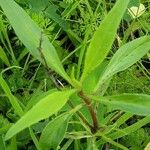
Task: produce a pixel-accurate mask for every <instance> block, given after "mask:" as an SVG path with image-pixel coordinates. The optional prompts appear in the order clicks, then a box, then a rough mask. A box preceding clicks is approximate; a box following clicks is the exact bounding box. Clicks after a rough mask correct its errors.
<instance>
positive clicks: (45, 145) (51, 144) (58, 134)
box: [39, 105, 82, 150]
mask: <svg viewBox="0 0 150 150" xmlns="http://www.w3.org/2000/svg"><path fill="white" fill-rule="evenodd" d="M81 107H82V105H78V106H77V107H75V108H74V109H72V110H71V111H69V112H67V113H64V114H62V115H60V116H58V117H56V118H55V119H54V120H52V121H50V122H49V123H48V124H47V126H46V127H45V128H44V130H43V132H42V134H41V137H40V141H39V143H40V146H41V147H42V149H44V150H49V149H50V148H53V149H57V147H58V146H59V144H60V143H61V141H62V140H63V138H64V135H65V133H66V130H67V126H68V121H69V119H70V117H71V116H72V115H73V114H74V113H75V112H76V111H78V110H79V109H80V108H81Z"/></svg>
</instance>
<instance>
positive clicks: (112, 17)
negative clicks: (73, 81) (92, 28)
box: [81, 0, 129, 80]
mask: <svg viewBox="0 0 150 150" xmlns="http://www.w3.org/2000/svg"><path fill="white" fill-rule="evenodd" d="M128 3H129V0H118V1H117V2H116V4H115V6H114V7H113V8H112V10H111V11H110V12H109V14H108V15H107V16H106V17H105V19H104V20H103V21H102V23H101V25H100V27H99V28H98V29H97V31H96V32H95V34H94V36H93V38H92V40H91V43H90V45H89V48H88V49H87V52H86V57H85V65H84V70H83V75H82V78H81V80H83V79H84V78H85V76H87V74H88V73H90V72H91V71H92V70H93V69H94V68H96V67H97V66H98V65H100V64H101V63H102V61H103V60H104V59H105V57H106V56H107V54H108V52H109V50H110V48H111V46H112V44H113V41H114V39H115V36H116V32H117V28H118V26H119V23H120V21H121V19H122V17H123V15H124V13H125V10H126V8H127V6H128ZM116 16H117V17H116Z"/></svg>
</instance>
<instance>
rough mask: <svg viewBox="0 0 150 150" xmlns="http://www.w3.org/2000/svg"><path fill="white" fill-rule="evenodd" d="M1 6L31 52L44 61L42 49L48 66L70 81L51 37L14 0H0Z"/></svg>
mask: <svg viewBox="0 0 150 150" xmlns="http://www.w3.org/2000/svg"><path fill="white" fill-rule="evenodd" d="M0 6H1V7H2V9H3V10H4V12H5V15H6V16H7V18H8V19H9V21H10V23H11V25H12V27H13V28H14V30H15V32H16V34H17V36H18V37H19V39H20V40H21V41H22V43H23V44H24V45H25V46H26V47H27V49H28V50H29V51H30V52H31V54H32V55H33V56H34V57H35V58H37V59H39V60H40V61H42V62H43V63H44V59H43V57H42V54H41V52H40V51H42V53H43V56H44V57H45V60H46V63H47V65H48V67H51V68H52V69H54V70H55V71H56V72H57V73H59V74H60V75H61V76H62V77H63V78H64V79H66V80H67V81H68V82H71V81H70V78H69V77H68V75H67V74H66V72H65V71H64V68H63V66H62V64H61V62H60V60H59V57H58V55H57V52H56V50H55V48H54V46H53V45H52V44H51V43H50V42H49V39H48V38H47V37H46V36H45V35H44V34H42V29H40V28H39V27H38V26H37V24H36V23H35V22H34V21H33V20H32V19H31V18H30V17H29V16H28V14H27V13H26V12H25V11H24V10H23V9H22V8H21V7H20V6H19V5H18V4H17V3H16V2H15V1H14V0H5V1H4V0H0ZM40 40H41V41H42V42H41V50H39V47H40Z"/></svg>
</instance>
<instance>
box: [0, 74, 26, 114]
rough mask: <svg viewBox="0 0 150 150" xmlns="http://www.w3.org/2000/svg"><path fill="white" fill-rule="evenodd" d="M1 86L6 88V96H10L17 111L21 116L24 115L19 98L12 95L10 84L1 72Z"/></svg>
mask: <svg viewBox="0 0 150 150" xmlns="http://www.w3.org/2000/svg"><path fill="white" fill-rule="evenodd" d="M0 86H1V87H2V89H3V90H4V92H5V93H6V96H7V97H8V99H9V101H10V103H11V105H12V107H13V109H14V110H15V111H16V113H17V114H18V115H19V116H22V115H23V114H24V112H23V110H22V108H21V106H20V104H19V102H18V99H17V98H16V97H15V96H14V95H12V93H11V90H10V88H9V86H8V85H7V83H6V81H5V80H4V79H3V77H2V74H0Z"/></svg>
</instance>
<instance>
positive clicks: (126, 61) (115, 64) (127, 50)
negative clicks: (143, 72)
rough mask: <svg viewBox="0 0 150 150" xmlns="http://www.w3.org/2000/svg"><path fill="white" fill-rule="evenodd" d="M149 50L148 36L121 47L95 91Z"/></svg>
mask: <svg viewBox="0 0 150 150" xmlns="http://www.w3.org/2000/svg"><path fill="white" fill-rule="evenodd" d="M149 50H150V36H144V37H141V38H138V39H136V40H134V41H132V42H129V43H127V44H125V45H123V46H122V47H121V48H120V49H119V50H118V51H117V52H116V53H115V55H114V56H113V58H112V59H111V61H110V63H109V64H108V65H107V67H106V70H105V72H104V74H103V75H102V76H101V77H100V80H99V83H98V85H97V87H96V89H97V88H98V87H99V86H100V85H102V84H103V83H105V81H107V80H108V79H109V78H110V77H111V76H113V75H114V74H116V73H118V72H120V71H123V70H125V69H127V68H128V67H130V66H132V65H133V64H134V63H136V62H137V61H138V60H140V59H141V58H142V57H143V56H144V55H145V54H146V53H148V51H149Z"/></svg>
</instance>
